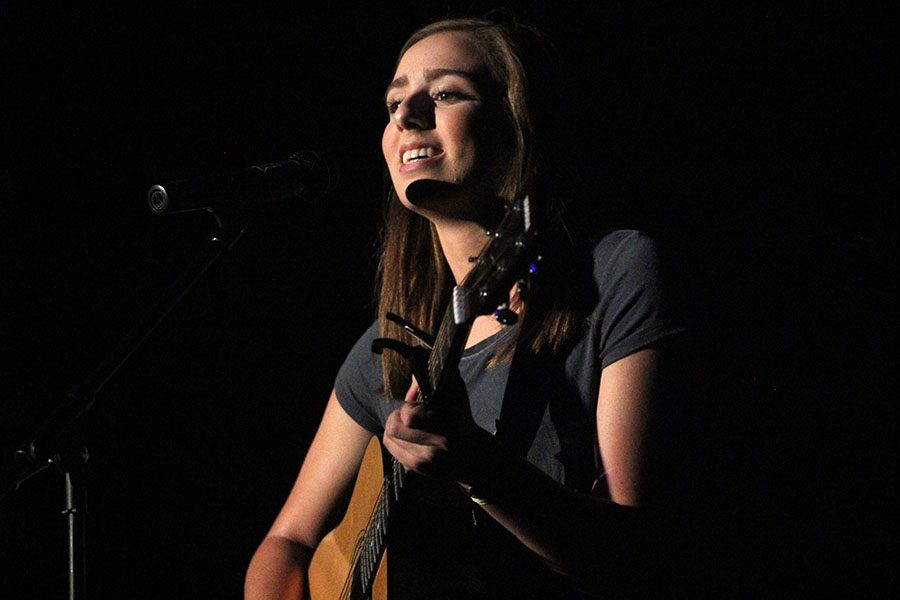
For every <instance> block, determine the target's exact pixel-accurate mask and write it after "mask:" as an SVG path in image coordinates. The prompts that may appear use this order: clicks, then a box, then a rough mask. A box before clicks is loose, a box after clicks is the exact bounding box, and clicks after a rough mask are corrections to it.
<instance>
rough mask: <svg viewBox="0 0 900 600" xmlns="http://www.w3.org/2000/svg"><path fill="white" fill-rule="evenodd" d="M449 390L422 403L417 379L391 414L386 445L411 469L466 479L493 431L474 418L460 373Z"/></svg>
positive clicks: (434, 475) (445, 477) (423, 473)
mask: <svg viewBox="0 0 900 600" xmlns="http://www.w3.org/2000/svg"><path fill="white" fill-rule="evenodd" d="M446 389H447V392H445V393H443V394H441V395H440V397H438V398H436V399H434V400H433V401H431V402H429V403H428V404H425V403H423V402H419V401H418V394H419V386H418V384H417V383H416V381H415V379H413V382H412V385H410V387H409V390H408V391H407V392H406V398H405V401H404V403H403V406H402V407H401V408H399V409H398V410H395V411H394V412H393V413H391V414H390V416H388V419H387V422H386V423H385V426H384V440H383V441H384V446H385V448H387V449H388V451H389V452H390V453H391V454H392V455H393V456H394V458H396V459H397V460H398V461H399V462H400V463H401V464H402V465H403V466H404V467H406V468H407V469H408V470H411V471H416V472H417V473H421V474H422V475H428V476H431V477H439V478H443V479H452V480H455V481H461V482H466V481H469V480H470V478H471V475H472V472H473V469H474V467H475V465H476V461H477V460H478V457H479V455H480V454H481V450H482V449H483V448H484V447H485V442H486V440H487V439H488V438H490V434H488V433H487V432H486V431H485V430H484V429H482V428H480V427H479V426H478V425H477V424H476V423H475V421H474V420H473V419H472V413H471V411H470V409H469V399H468V396H467V395H466V392H465V385H464V384H463V383H462V381H461V380H460V379H459V377H458V376H457V377H456V378H455V379H454V381H453V383H452V384H451V385H449V386H446Z"/></svg>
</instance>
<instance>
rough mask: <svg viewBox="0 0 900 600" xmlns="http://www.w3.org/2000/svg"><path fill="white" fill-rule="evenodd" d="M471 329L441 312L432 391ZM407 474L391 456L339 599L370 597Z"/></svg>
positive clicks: (432, 364)
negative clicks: (356, 556)
mask: <svg viewBox="0 0 900 600" xmlns="http://www.w3.org/2000/svg"><path fill="white" fill-rule="evenodd" d="M471 329H472V323H471V321H467V322H463V323H461V324H457V323H456V322H455V320H454V318H453V306H452V305H451V306H448V307H447V313H446V314H445V315H444V320H443V322H442V324H441V328H440V330H439V331H438V335H437V336H436V337H435V343H434V347H433V348H432V351H431V354H430V355H429V358H428V374H429V378H430V380H431V381H430V383H431V389H432V390H433V391H435V392H437V391H438V390H440V388H441V384H442V382H443V381H444V377H445V375H446V374H447V373H448V372H449V371H450V369H455V368H456V366H457V365H458V364H459V359H460V357H461V356H462V352H463V349H464V348H465V343H466V339H467V338H468V337H469V332H470V331H471ZM406 476H407V471H406V468H405V467H404V466H403V465H402V464H400V462H399V461H398V460H397V459H396V458H394V457H391V468H390V470H389V471H388V472H387V473H385V476H384V483H383V485H382V488H381V493H380V494H379V495H378V500H377V502H376V503H375V506H374V508H373V509H372V519H371V520H370V521H369V525H368V527H366V531H365V535H364V537H363V540H362V544H361V548H360V549H359V556H358V558H357V559H356V560H355V561H354V563H355V566H354V569H353V572H352V573H351V576H350V578H349V579H348V580H347V587H345V589H344V594H342V596H341V597H342V598H348V599H356V598H363V599H367V598H370V597H371V592H372V584H373V582H374V581H375V575H376V574H377V572H378V565H379V564H380V563H381V557H382V556H383V555H384V551H385V549H386V548H387V543H388V537H389V535H390V523H391V520H390V515H391V513H392V511H393V508H394V506H396V504H397V503H398V502H399V501H400V499H401V497H402V493H403V489H404V484H405V483H406Z"/></svg>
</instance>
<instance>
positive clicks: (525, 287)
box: [516, 277, 531, 300]
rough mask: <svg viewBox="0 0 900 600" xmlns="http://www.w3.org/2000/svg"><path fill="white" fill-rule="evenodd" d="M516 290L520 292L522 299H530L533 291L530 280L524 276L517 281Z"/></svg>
mask: <svg viewBox="0 0 900 600" xmlns="http://www.w3.org/2000/svg"><path fill="white" fill-rule="evenodd" d="M516 290H517V291H518V293H519V298H521V299H522V300H528V294H529V293H530V292H531V285H530V282H529V281H528V280H527V279H525V278H524V277H523V278H522V279H520V280H519V281H517V282H516Z"/></svg>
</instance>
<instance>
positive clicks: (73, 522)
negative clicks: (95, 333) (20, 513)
mask: <svg viewBox="0 0 900 600" xmlns="http://www.w3.org/2000/svg"><path fill="white" fill-rule="evenodd" d="M209 210H210V212H211V213H212V214H213V217H215V220H216V225H217V231H216V232H215V233H213V234H211V235H210V237H209V239H208V240H207V243H206V246H205V247H204V248H203V250H201V251H200V252H199V253H198V254H197V255H196V256H195V257H194V259H193V261H192V262H191V263H190V265H189V266H188V268H187V269H186V270H185V271H184V273H182V275H181V276H180V277H179V278H178V279H177V280H176V281H175V282H173V283H172V284H171V285H170V286H169V287H168V288H167V289H166V290H165V291H164V292H163V294H162V295H161V296H160V298H159V299H158V300H157V301H156V303H155V304H154V305H153V306H152V307H151V308H150V309H149V310H148V311H147V312H146V313H145V314H144V316H143V317H142V319H141V320H140V321H139V322H138V324H137V325H136V326H135V327H134V328H133V329H132V330H131V331H130V332H129V333H128V334H127V335H126V336H125V337H124V338H123V339H122V341H121V342H119V344H118V345H117V346H116V347H115V348H114V349H113V351H112V352H111V353H110V354H109V356H108V357H107V358H106V359H105V360H104V361H103V362H102V363H101V364H100V365H99V366H98V367H97V368H96V369H94V370H93V372H91V373H90V375H88V377H87V378H86V379H85V380H84V381H83V382H82V383H81V384H80V385H75V386H73V387H72V388H71V389H70V390H69V392H68V393H67V394H66V396H65V398H64V399H63V401H62V402H61V403H60V404H59V405H58V406H57V407H56V408H55V409H54V410H53V412H51V413H50V416H49V417H48V418H47V419H46V421H44V423H43V424H42V425H41V427H40V428H38V430H37V432H36V433H35V434H34V436H33V437H32V438H31V439H30V441H29V442H28V443H27V444H25V445H24V446H23V447H22V448H21V449H19V450H17V451H16V452H15V456H14V459H13V462H12V464H11V465H10V467H9V468H8V469H7V470H6V473H5V474H4V476H3V478H2V479H0V500H2V499H3V498H4V497H5V496H6V495H8V494H11V493H12V492H14V491H16V490H18V489H19V486H20V485H21V484H22V483H23V482H25V481H26V480H27V479H30V478H31V477H34V476H35V475H37V474H38V473H40V472H42V471H44V470H45V469H47V468H48V467H50V466H55V467H56V468H57V469H59V470H60V471H61V472H62V474H63V479H64V482H65V509H64V510H63V511H62V513H63V515H65V517H66V520H67V525H68V558H69V561H68V570H69V595H68V597H69V600H84V599H85V598H86V594H85V590H86V586H85V581H86V580H85V511H86V502H85V500H86V496H87V493H86V492H87V485H86V482H85V477H84V475H85V470H86V467H85V463H86V462H87V460H88V453H87V449H86V448H85V446H84V443H83V435H82V433H81V431H80V430H81V425H82V424H83V418H84V416H85V415H86V414H87V413H88V411H90V409H91V407H92V406H93V405H94V402H95V401H96V396H97V394H98V393H99V392H100V390H102V389H103V386H104V385H106V383H107V382H108V381H109V380H110V379H111V378H112V377H113V376H114V375H115V374H116V373H117V372H118V370H119V368H120V367H121V366H122V365H123V364H125V362H126V361H127V360H128V358H129V357H130V356H131V355H132V354H134V352H135V351H136V350H137V349H138V348H140V347H141V345H142V344H143V343H144V342H145V341H146V340H147V338H148V337H150V335H151V334H152V333H153V331H154V330H156V328H157V326H159V324H160V323H162V322H163V320H164V319H165V318H166V316H168V314H169V313H170V312H171V311H172V309H173V308H175V306H177V305H178V303H179V302H180V301H181V299H182V298H184V296H185V294H187V292H188V291H189V290H190V289H191V288H192V287H193V286H194V284H195V283H197V281H198V280H199V279H200V277H201V276H202V275H203V274H204V273H205V272H206V271H207V270H208V269H209V268H210V267H211V266H212V265H213V263H215V262H216V260H218V259H219V258H220V257H221V256H222V255H223V254H225V253H226V252H227V251H228V250H230V249H231V248H232V247H233V246H234V244H235V243H237V241H238V240H239V239H240V237H241V236H242V235H243V233H244V231H245V229H246V226H245V225H244V224H241V225H239V226H231V225H229V224H226V223H224V222H223V221H222V219H221V218H219V216H218V215H216V214H215V213H213V212H212V210H211V209H209Z"/></svg>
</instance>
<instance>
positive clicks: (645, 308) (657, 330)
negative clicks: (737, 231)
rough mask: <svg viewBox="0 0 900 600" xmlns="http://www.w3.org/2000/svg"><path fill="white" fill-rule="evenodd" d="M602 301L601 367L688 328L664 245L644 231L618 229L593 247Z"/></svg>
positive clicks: (599, 309) (599, 316) (598, 319)
mask: <svg viewBox="0 0 900 600" xmlns="http://www.w3.org/2000/svg"><path fill="white" fill-rule="evenodd" d="M594 276H595V278H596V281H597V286H598V291H599V295H600V301H599V303H598V306H597V312H596V313H595V315H594V317H595V319H596V321H595V324H596V326H599V328H600V336H599V338H600V348H599V352H600V359H601V366H602V367H606V366H608V365H610V364H612V363H614V362H615V361H617V360H619V359H621V358H624V357H626V356H628V355H629V354H632V353H634V352H637V351H638V350H640V349H642V348H645V347H647V346H649V345H651V344H654V343H655V342H658V341H660V340H662V339H664V338H667V337H670V336H673V335H676V334H678V333H680V332H682V331H683V330H684V327H683V325H682V323H681V322H680V319H679V317H678V315H677V312H678V311H677V308H676V302H675V301H674V294H673V292H672V289H671V288H670V281H671V278H670V272H669V268H668V266H667V265H665V264H664V262H663V259H662V253H661V249H660V244H659V242H657V241H656V240H654V239H653V238H651V237H650V236H648V235H646V234H644V233H641V232H639V231H630V230H622V231H615V232H612V233H610V234H609V235H607V236H606V237H604V238H603V239H602V240H601V241H600V242H599V243H598V244H597V245H596V247H595V249H594Z"/></svg>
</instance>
